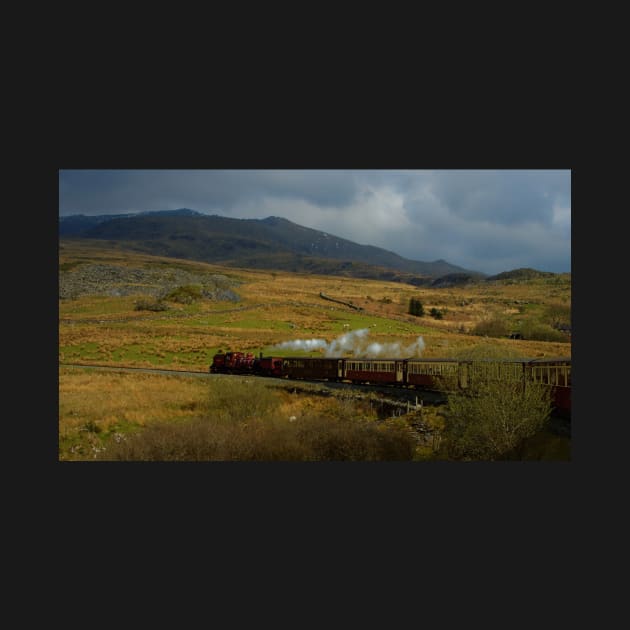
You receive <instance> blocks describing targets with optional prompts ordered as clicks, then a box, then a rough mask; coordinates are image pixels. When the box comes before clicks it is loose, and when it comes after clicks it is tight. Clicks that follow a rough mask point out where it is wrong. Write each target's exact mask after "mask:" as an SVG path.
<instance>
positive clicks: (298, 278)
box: [59, 242, 571, 369]
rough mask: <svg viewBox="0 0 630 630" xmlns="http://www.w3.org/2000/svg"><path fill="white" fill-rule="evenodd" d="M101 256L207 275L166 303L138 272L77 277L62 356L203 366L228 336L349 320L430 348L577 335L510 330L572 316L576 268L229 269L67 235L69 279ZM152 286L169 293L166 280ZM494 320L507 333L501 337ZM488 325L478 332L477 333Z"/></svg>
mask: <svg viewBox="0 0 630 630" xmlns="http://www.w3.org/2000/svg"><path fill="white" fill-rule="evenodd" d="M94 263H98V264H100V265H103V266H107V267H108V268H109V267H121V268H127V269H130V270H136V273H138V272H139V271H138V270H150V271H152V272H153V271H155V270H158V269H160V270H163V271H164V272H166V271H168V270H169V269H170V270H171V271H172V272H173V277H175V272H176V271H177V272H180V271H182V272H183V271H186V272H188V273H189V274H191V275H189V276H186V277H195V278H197V279H198V284H196V285H195V284H192V285H190V284H186V285H185V286H188V287H192V288H189V289H188V291H189V292H191V296H190V300H189V301H188V302H186V301H181V300H177V299H176V298H175V297H173V295H177V294H178V289H177V286H176V285H175V286H173V285H170V286H169V291H170V295H171V299H170V301H169V299H168V296H169V291H165V290H164V291H162V293H163V294H164V295H163V297H164V298H165V299H164V300H163V305H164V309H165V310H160V311H152V310H148V309H146V310H142V309H138V303H139V302H140V301H141V300H143V299H145V298H146V290H147V287H146V286H141V285H140V284H139V285H138V291H137V293H136V294H135V295H134V294H133V292H131V293H130V289H129V285H128V283H127V284H125V287H124V290H123V289H122V288H121V290H120V291H115V290H114V291H111V293H112V295H94V294H80V290H79V289H76V291H79V292H78V293H76V295H75V297H74V298H73V299H61V300H60V302H59V318H60V326H59V357H60V360H61V361H62V362H77V361H81V362H93V363H104V364H108V365H123V364H124V365H134V366H144V367H149V366H170V367H179V368H193V369H205V368H207V366H208V364H209V363H210V361H211V357H212V355H213V354H214V353H215V352H216V350H218V349H219V348H220V349H223V350H229V349H232V350H237V349H243V350H250V351H253V352H261V351H262V352H264V353H265V354H270V353H273V352H274V350H273V346H274V345H275V344H278V343H280V342H282V341H287V340H293V339H304V338H312V337H317V338H323V339H325V340H326V341H332V340H333V339H334V338H335V337H336V336H338V335H339V334H341V333H342V332H344V331H347V330H354V329H358V328H369V329H370V335H371V339H373V340H374V341H376V342H379V343H382V342H401V343H404V344H409V343H412V342H413V341H415V340H416V338H417V337H418V335H422V337H423V339H424V342H425V345H426V349H425V353H424V356H427V357H440V356H448V355H450V354H452V353H456V352H458V351H460V350H462V349H465V348H470V347H474V346H477V345H479V344H480V343H482V342H486V341H487V339H485V338H484V335H487V337H488V339H491V340H492V343H493V345H494V346H495V347H497V348H499V349H501V348H504V349H505V350H506V352H508V351H509V352H514V351H517V352H518V353H519V354H521V355H522V356H529V357H544V356H558V355H564V356H566V355H570V354H571V343H570V341H569V340H568V337H566V335H561V334H560V333H558V334H559V335H560V336H559V337H558V338H557V339H554V340H551V341H544V340H536V339H535V338H531V339H528V338H527V336H526V339H524V340H513V339H508V338H507V334H504V333H505V332H508V333H509V331H511V330H516V329H527V330H530V331H531V330H533V331H535V330H536V329H541V328H543V327H550V322H551V321H553V320H554V317H555V318H557V317H558V313H560V314H561V315H562V314H564V317H565V319H566V317H568V316H570V304H571V283H570V277H569V276H557V275H554V276H552V277H550V278H536V279H534V280H530V281H528V282H521V283H509V282H508V283H505V284H502V283H500V282H497V283H492V284H479V285H470V286H464V287H448V288H431V287H415V286H412V285H407V284H401V283H395V282H384V281H377V280H358V279H349V278H336V277H330V276H320V275H314V274H294V273H283V272H267V271H260V270H247V269H231V268H225V267H219V266H215V265H210V264H206V263H197V262H191V261H185V260H179V261H177V260H173V259H167V258H160V257H154V256H150V255H143V254H137V253H128V252H125V251H123V250H121V249H106V248H103V247H102V246H100V244H99V245H95V244H92V243H89V244H88V245H85V244H79V243H76V242H68V243H62V244H61V246H60V275H61V278H62V280H61V281H62V282H67V281H68V278H71V277H72V274H75V275H76V274H79V273H80V271H81V269H82V268H83V267H85V266H88V265H91V264H94ZM217 277H220V278H223V279H224V281H225V282H226V283H229V284H230V285H231V286H232V291H233V292H234V293H235V294H236V295H237V299H238V301H234V300H232V301H223V300H220V299H213V298H212V296H210V297H204V293H203V291H202V288H203V287H204V286H207V285H204V284H203V282H204V278H207V279H208V282H209V281H210V279H215V278H217ZM195 287H197V288H196V289H195ZM180 288H181V287H180ZM153 289H155V291H156V292H157V293H159V289H160V287H153ZM195 291H196V292H197V297H195ZM320 292H324V293H325V294H326V295H329V296H332V297H337V298H341V299H344V300H347V301H350V302H352V303H354V304H355V305H357V306H359V307H361V308H362V309H363V310H362V311H355V310H352V309H349V308H347V307H344V306H342V305H339V304H334V303H331V302H328V301H325V300H323V299H322V298H321V297H320V295H319V294H320ZM116 293H118V294H119V295H116ZM180 293H181V291H180ZM205 295H208V294H207V293H206V294H205ZM411 298H416V299H420V300H421V301H422V303H423V306H424V312H425V315H424V316H423V317H414V316H411V315H409V314H408V313H407V311H408V305H409V300H410V299H411ZM155 299H157V298H155ZM432 309H433V310H434V312H436V311H439V313H440V314H441V319H437V318H436V317H434V316H431V315H430V313H431V311H432ZM497 322H499V323H500V324H501V326H498V324H497ZM486 329H487V330H486ZM496 329H499V333H501V334H500V335H499V336H497V337H494V333H493V331H494V330H496ZM479 331H481V332H480V334H479V335H475V334H473V333H475V332H479ZM543 337H544V335H543Z"/></svg>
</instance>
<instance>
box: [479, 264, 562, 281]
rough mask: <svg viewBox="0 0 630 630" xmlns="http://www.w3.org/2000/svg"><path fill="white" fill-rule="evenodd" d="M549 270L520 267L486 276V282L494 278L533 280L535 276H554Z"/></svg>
mask: <svg viewBox="0 0 630 630" xmlns="http://www.w3.org/2000/svg"><path fill="white" fill-rule="evenodd" d="M555 275H556V274H554V273H553V272H551V271H538V270H537V269H532V268H531V267H520V268H519V269H512V270H511V271H503V272H502V273H498V274H496V275H494V276H488V277H487V278H486V281H487V282H494V281H495V280H517V281H518V280H525V281H527V280H534V279H536V278H551V277H552V276H555Z"/></svg>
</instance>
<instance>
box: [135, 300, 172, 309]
mask: <svg viewBox="0 0 630 630" xmlns="http://www.w3.org/2000/svg"><path fill="white" fill-rule="evenodd" d="M134 310H136V311H167V310H168V306H167V305H166V304H164V302H161V301H160V300H139V301H138V302H136V305H135V307H134Z"/></svg>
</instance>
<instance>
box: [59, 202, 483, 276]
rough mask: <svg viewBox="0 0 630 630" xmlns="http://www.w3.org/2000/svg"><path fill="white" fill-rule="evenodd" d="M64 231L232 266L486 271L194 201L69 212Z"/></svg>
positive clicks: (420, 272)
mask: <svg viewBox="0 0 630 630" xmlns="http://www.w3.org/2000/svg"><path fill="white" fill-rule="evenodd" d="M59 236H60V237H80V238H88V239H102V240H114V241H119V242H126V243H128V244H129V245H130V246H132V247H133V248H134V249H137V250H138V249H139V250H142V251H146V252H147V253H156V254H160V255H166V256H173V257H180V258H189V259H195V260H201V261H204V262H213V263H225V264H228V265H231V266H244V267H245V266H252V267H254V268H276V266H277V268H279V269H286V268H296V269H295V270H299V267H303V268H307V269H309V270H310V271H312V272H313V273H317V270H316V269H317V268H323V269H328V270H329V271H328V273H332V274H333V275H335V272H336V273H341V272H343V273H344V275H347V274H348V272H349V275H353V274H352V271H353V267H354V272H357V273H359V274H361V275H362V277H369V274H370V272H371V270H373V273H374V274H375V277H383V273H384V272H385V275H386V276H387V273H386V270H390V271H396V272H398V273H399V274H402V275H403V276H409V277H412V276H415V280H416V282H418V283H421V284H423V283H424V282H425V281H426V282H427V283H428V282H431V281H432V280H435V279H436V278H439V277H441V276H444V275H447V274H456V273H460V274H461V273H465V274H467V275H470V276H471V277H473V278H477V279H483V278H485V277H486V274H483V273H481V272H478V271H474V270H469V269H464V268H463V267H459V266H457V265H453V264H451V263H449V262H447V261H446V260H444V259H438V260H436V261H431V262H424V261H420V260H411V259H408V258H404V257H403V256H400V255H398V254H396V253H395V252H392V251H390V250H386V249H383V248H380V247H376V246H374V245H362V244H359V243H355V242H353V241H350V240H348V239H345V238H342V237H339V236H335V235H333V234H330V233H328V232H323V231H320V230H315V229H312V228H307V227H305V226H302V225H299V224H297V223H294V222H292V221H290V220H288V219H285V218H283V217H278V216H274V215H271V216H268V217H265V218H264V219H237V218H232V217H224V216H220V215H207V214H202V213H199V212H197V211H195V210H191V209H189V208H180V209H178V210H165V211H159V210H158V211H148V212H142V213H135V214H133V213H126V214H116V215H94V216H86V215H81V214H79V215H66V216H62V217H60V218H59ZM239 262H240V263H243V264H239ZM245 263H247V264H245ZM278 265H279V266H278ZM313 267H315V269H313ZM324 273H326V272H324ZM366 274H367V275H366ZM390 275H391V274H390ZM399 279H401V280H402V279H403V278H402V277H401V278H399Z"/></svg>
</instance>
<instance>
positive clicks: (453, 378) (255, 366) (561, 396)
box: [209, 351, 571, 416]
mask: <svg viewBox="0 0 630 630" xmlns="http://www.w3.org/2000/svg"><path fill="white" fill-rule="evenodd" d="M209 371H210V372H211V373H213V374H253V375H258V376H271V377H277V378H290V379H306V380H325V381H338V382H350V383H369V384H379V385H380V384H385V385H392V386H398V387H414V388H418V389H430V390H440V389H442V388H443V387H444V385H443V383H445V382H447V383H450V384H453V385H454V386H455V387H458V388H460V389H466V388H468V387H470V386H471V385H473V384H474V383H475V382H479V381H488V380H513V381H519V382H523V383H527V382H533V383H542V384H545V385H548V386H549V387H551V388H552V404H553V407H554V409H555V411H556V413H558V414H560V415H564V416H570V415H571V359H570V358H567V357H559V358H553V359H521V360H514V359H503V360H469V359H360V358H325V357H274V356H269V357H265V356H263V355H262V353H261V354H260V356H258V357H256V356H254V355H253V354H252V353H244V352H226V353H223V352H221V351H219V352H218V353H217V354H215V355H214V357H213V360H212V365H210V369H209Z"/></svg>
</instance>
